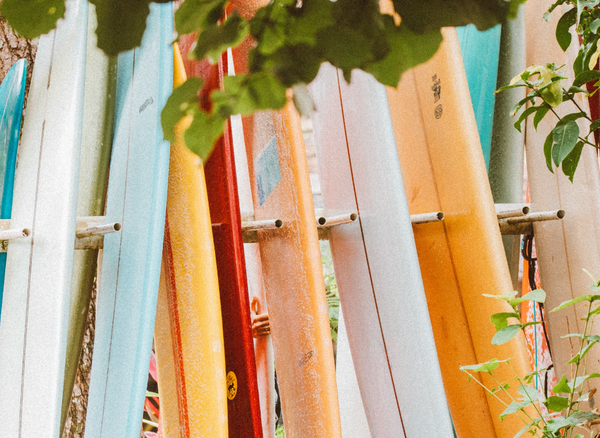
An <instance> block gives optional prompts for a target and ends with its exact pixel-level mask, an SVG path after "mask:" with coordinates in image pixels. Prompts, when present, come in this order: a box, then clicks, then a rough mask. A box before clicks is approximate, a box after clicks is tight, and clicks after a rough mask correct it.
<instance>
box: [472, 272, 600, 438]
mask: <svg viewBox="0 0 600 438" xmlns="http://www.w3.org/2000/svg"><path fill="white" fill-rule="evenodd" d="M586 272H587V271H586ZM588 274H589V273H588ZM590 276H591V275H590ZM590 289H591V290H592V291H593V292H594V293H593V294H591V295H585V296H580V297H577V298H575V299H572V300H569V301H565V302H564V303H562V304H561V305H559V306H558V307H557V308H556V309H553V310H552V312H556V311H559V310H562V309H565V308H567V307H570V306H574V305H577V304H579V303H582V304H583V303H585V304H587V312H586V316H585V317H584V318H583V320H584V321H585V324H584V329H583V333H575V334H567V335H566V337H573V338H577V339H579V340H580V343H579V350H578V351H577V353H576V354H575V355H574V356H573V357H572V358H571V359H570V360H569V361H568V362H567V364H572V365H574V371H573V373H572V376H571V380H568V379H567V377H566V376H565V375H563V376H562V378H561V379H560V381H559V382H558V383H557V384H556V385H555V386H554V387H553V388H552V393H554V394H558V395H551V396H549V397H547V398H545V397H544V396H543V395H542V394H541V393H540V392H538V390H537V389H536V388H535V387H533V386H531V383H532V381H533V379H534V378H537V379H539V380H543V373H546V372H547V371H548V370H547V369H537V368H536V369H534V370H533V371H532V372H530V373H528V374H527V375H525V376H523V377H519V376H518V375H517V374H516V372H515V371H514V369H512V367H511V366H510V360H509V359H505V360H498V359H492V360H489V361H487V362H485V363H481V364H477V365H468V366H463V367H461V370H462V371H464V372H465V373H467V374H468V376H469V380H471V379H473V380H475V381H476V382H477V383H479V385H481V386H482V387H483V388H484V389H485V390H486V391H487V392H488V393H489V394H490V396H494V397H495V398H496V399H498V400H500V402H502V403H503V404H504V406H506V409H505V410H504V412H502V414H501V415H500V418H501V419H502V418H504V417H506V416H508V415H516V416H517V417H518V418H519V419H520V420H521V421H522V422H523V423H524V424H525V427H524V428H523V429H521V431H519V433H517V435H515V438H518V437H520V436H522V435H524V434H525V433H527V432H529V434H531V435H533V436H537V437H544V438H558V437H566V438H583V435H576V436H575V435H574V434H575V433H576V432H575V431H576V430H578V429H583V430H585V431H587V432H588V433H592V435H591V436H592V437H593V436H596V435H593V432H592V426H594V425H596V424H600V412H599V411H598V410H596V409H595V410H593V411H583V410H581V409H580V404H581V403H582V402H586V401H589V400H590V399H591V397H593V395H594V393H595V392H596V390H595V389H594V390H592V391H589V392H584V391H585V390H584V383H585V382H587V381H588V380H590V379H596V378H600V374H599V373H591V374H586V371H587V358H588V353H589V352H590V350H591V349H592V348H593V347H594V346H595V345H596V344H598V343H599V342H600V336H597V335H592V334H590V333H591V332H592V325H593V320H594V318H595V317H596V316H597V315H598V314H600V306H599V305H598V304H599V303H600V295H598V292H600V282H598V281H596V280H595V279H594V284H592V285H591V286H590ZM516 295H517V292H512V293H510V294H507V295H501V296H496V295H485V296H488V297H492V298H496V299H500V300H504V301H506V302H507V303H508V304H509V305H510V306H511V307H512V309H513V312H504V313H496V314H494V315H492V317H491V322H492V324H494V326H495V328H496V334H495V335H494V337H493V338H492V344H495V345H500V344H504V343H505V342H508V341H510V340H511V339H513V338H514V337H515V336H516V335H517V334H518V333H519V332H523V333H524V332H525V328H527V327H529V326H531V325H534V324H539V322H527V323H521V319H520V315H519V310H518V306H519V305H520V304H521V303H523V302H525V301H535V302H538V303H544V301H545V299H546V293H545V292H544V291H543V290H541V289H538V290H535V291H532V292H530V293H528V294H527V295H525V296H523V297H521V298H516ZM513 319H514V320H516V321H517V322H516V323H509V321H510V320H513ZM530 348H531V349H532V350H533V346H531V345H530ZM502 364H506V366H508V367H510V368H511V370H512V374H513V375H514V377H513V378H512V379H511V380H510V381H507V382H500V381H498V380H497V379H496V377H495V376H494V373H493V372H494V371H495V370H496V369H497V368H498V367H499V366H501V365H502ZM478 373H487V374H488V375H490V376H491V377H492V379H494V381H495V382H496V384H497V385H498V386H496V387H493V388H488V387H486V386H485V385H484V384H483V383H482V382H481V380H480V379H479V378H478V377H477V374H478ZM512 382H517V384H518V394H519V395H520V396H521V397H522V398H521V399H519V400H516V399H515V398H514V397H513V396H512V395H511V394H510V393H509V391H508V389H510V384H511V383H512ZM561 394H564V395H561ZM501 395H502V396H503V397H504V398H503V397H501ZM540 405H544V406H545V407H546V408H547V409H548V410H549V411H552V412H555V413H558V415H556V414H554V415H553V416H551V417H550V416H545V415H543V413H542V412H541V410H540ZM527 408H533V409H534V410H535V412H536V414H537V417H536V418H533V417H532V416H531V415H530V414H529V412H527Z"/></svg>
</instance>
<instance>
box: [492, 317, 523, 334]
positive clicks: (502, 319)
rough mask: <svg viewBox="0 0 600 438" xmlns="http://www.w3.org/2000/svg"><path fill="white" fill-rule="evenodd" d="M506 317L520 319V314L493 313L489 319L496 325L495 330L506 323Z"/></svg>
mask: <svg viewBox="0 0 600 438" xmlns="http://www.w3.org/2000/svg"><path fill="white" fill-rule="evenodd" d="M508 318H516V319H520V318H521V317H520V315H519V314H518V313H514V312H513V313H508V312H507V313H494V314H493V315H492V316H491V317H490V321H492V324H494V326H495V327H496V331H498V330H501V329H503V328H504V327H506V326H507V325H508Z"/></svg>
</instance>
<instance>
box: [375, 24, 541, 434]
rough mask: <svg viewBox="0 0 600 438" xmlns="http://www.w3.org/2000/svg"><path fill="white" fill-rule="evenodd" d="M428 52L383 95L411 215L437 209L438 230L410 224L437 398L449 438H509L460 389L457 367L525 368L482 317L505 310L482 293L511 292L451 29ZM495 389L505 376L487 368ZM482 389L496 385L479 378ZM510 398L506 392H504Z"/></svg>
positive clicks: (494, 416)
mask: <svg viewBox="0 0 600 438" xmlns="http://www.w3.org/2000/svg"><path fill="white" fill-rule="evenodd" d="M442 34H443V37H444V41H443V43H442V45H441V47H440V49H439V50H438V52H437V54H436V55H435V56H434V57H433V58H432V59H431V60H429V61H428V62H426V63H425V64H422V65H420V66H418V67H416V68H414V69H412V70H410V71H408V72H407V73H405V74H404V75H403V77H402V80H401V82H400V85H399V86H398V89H392V88H388V92H387V95H388V99H389V103H390V108H391V113H392V121H393V123H394V132H395V136H396V142H397V146H398V154H399V156H400V163H401V166H402V175H403V178H404V185H405V190H406V197H407V199H408V205H409V210H410V213H411V214H418V213H424V212H430V211H439V210H441V211H443V212H444V214H445V219H444V221H443V222H439V223H435V224H427V226H425V225H420V226H415V227H414V235H415V241H416V246H417V253H418V255H419V262H420V266H421V273H422V276H423V283H424V286H425V293H426V296H427V304H428V306H429V313H430V316H431V321H432V325H433V332H434V336H435V341H436V344H437V346H438V357H439V360H440V365H441V369H442V377H443V378H444V386H445V388H446V396H447V398H448V404H449V406H450V412H451V415H452V419H453V421H454V425H455V427H456V432H457V435H458V436H486V437H488V436H489V437H494V436H496V437H498V438H513V437H514V436H515V434H516V433H517V431H519V430H520V429H521V428H522V427H523V424H522V423H521V422H520V421H519V420H518V419H517V418H515V417H512V418H511V417H506V418H505V419H504V421H500V418H499V415H500V413H502V411H503V410H504V409H505V406H504V405H502V404H501V403H499V402H498V401H496V400H495V399H494V398H488V397H487V395H486V394H485V393H484V392H483V391H482V390H481V388H480V387H478V386H477V384H473V383H474V382H472V383H471V384H469V383H468V381H467V379H466V377H465V375H464V374H463V373H462V372H461V371H459V366H460V365H467V364H472V363H481V362H485V361H487V360H489V359H492V358H499V359H504V358H511V365H512V367H513V369H514V370H515V372H516V373H517V374H518V375H521V376H522V375H525V374H526V373H527V372H528V371H529V370H530V367H529V359H528V357H527V350H526V346H525V339H524V337H523V336H522V335H519V336H517V337H516V338H515V339H513V340H511V341H510V342H508V343H506V344H503V345H501V346H493V345H491V339H492V337H493V335H494V334H495V330H494V326H493V325H492V324H490V316H491V315H492V314H494V313H498V312H509V311H511V308H510V306H508V305H507V304H506V303H505V302H504V301H501V300H494V299H492V298H487V297H483V296H482V293H488V294H496V295H500V294H505V293H509V292H510V291H511V290H512V284H511V281H510V274H509V271H508V266H507V263H506V258H505V256H504V251H503V247H502V239H501V235H500V231H499V227H498V220H497V218H496V213H495V209H494V204H493V200H492V194H491V191H490V188H489V185H488V183H487V181H488V179H487V173H486V169H485V162H484V160H483V153H482V151H481V145H480V143H479V138H478V135H477V128H476V126H477V125H476V123H475V117H474V115H473V112H472V108H471V106H470V105H468V104H465V102H469V100H468V87H467V81H466V76H465V73H464V70H463V67H462V62H461V55H460V48H459V45H458V39H457V36H456V33H455V30H454V29H451V28H447V29H443V30H442ZM496 373H497V377H498V378H499V379H500V381H505V380H508V379H510V378H512V377H513V373H512V371H511V370H510V369H508V368H506V367H504V368H503V367H500V368H498V369H497V370H496V372H495V374H496ZM481 378H482V380H483V382H484V384H486V385H488V387H492V386H496V383H495V382H494V381H493V380H491V379H489V376H487V375H482V376H481ZM511 391H515V392H514V393H513V394H515V393H516V388H512V389H511Z"/></svg>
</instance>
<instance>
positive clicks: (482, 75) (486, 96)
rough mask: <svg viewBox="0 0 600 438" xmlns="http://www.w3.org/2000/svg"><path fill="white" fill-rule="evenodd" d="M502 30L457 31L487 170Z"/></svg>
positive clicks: (460, 28) (471, 28) (475, 29)
mask: <svg viewBox="0 0 600 438" xmlns="http://www.w3.org/2000/svg"><path fill="white" fill-rule="evenodd" d="M500 29H501V26H500V25H498V26H495V27H492V28H491V29H488V30H486V31H483V32H482V31H479V30H477V28H476V27H475V26H474V25H469V26H464V27H458V28H457V29H456V31H457V33H458V41H459V43H460V50H461V52H462V57H463V62H464V65H465V73H466V74H467V82H468V83H469V93H470V95H471V103H472V104H473V112H474V113H475V120H476V121H477V130H478V131H479V139H480V141H481V148H482V150H483V157H484V158H485V166H486V168H488V169H489V164H490V148H491V144H492V126H493V120H494V103H495V100H496V99H495V95H494V91H495V90H496V79H497V77H498V57H499V54H500Z"/></svg>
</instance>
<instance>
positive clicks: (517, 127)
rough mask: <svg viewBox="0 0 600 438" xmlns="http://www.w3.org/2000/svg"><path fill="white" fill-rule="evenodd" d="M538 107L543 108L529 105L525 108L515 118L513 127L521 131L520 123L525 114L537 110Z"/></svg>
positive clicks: (525, 116) (527, 114)
mask: <svg viewBox="0 0 600 438" xmlns="http://www.w3.org/2000/svg"><path fill="white" fill-rule="evenodd" d="M539 109H543V108H541V107H539V106H530V107H529V108H527V109H526V110H525V111H523V112H522V113H521V115H520V116H519V118H518V119H517V121H516V122H515V125H514V126H515V129H516V130H517V131H519V132H521V123H523V120H525V119H526V118H527V116H529V115H531V114H533V113H535V112H536V111H537V110H539Z"/></svg>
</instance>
